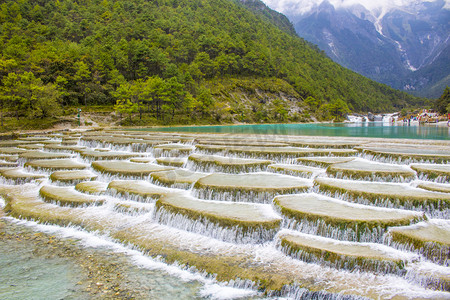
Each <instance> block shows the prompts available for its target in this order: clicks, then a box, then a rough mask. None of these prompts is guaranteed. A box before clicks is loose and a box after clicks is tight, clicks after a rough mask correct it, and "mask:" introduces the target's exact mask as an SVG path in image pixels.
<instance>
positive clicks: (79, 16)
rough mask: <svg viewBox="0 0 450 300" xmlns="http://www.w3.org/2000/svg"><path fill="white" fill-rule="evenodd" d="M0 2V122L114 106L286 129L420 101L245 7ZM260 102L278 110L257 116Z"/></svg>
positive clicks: (186, 2)
mask: <svg viewBox="0 0 450 300" xmlns="http://www.w3.org/2000/svg"><path fill="white" fill-rule="evenodd" d="M247 2H248V1H247ZM253 2H254V1H253ZM0 3H2V4H1V6H0V23H1V32H0V40H1V41H0V51H1V58H0V79H1V87H0V88H1V90H0V105H1V110H2V114H1V115H2V120H3V116H14V117H16V118H19V119H20V118H24V117H27V118H45V117H48V116H50V115H55V114H59V113H61V112H62V111H63V110H61V108H63V109H67V108H68V107H73V106H77V105H78V106H79V105H83V106H84V105H85V106H92V105H116V106H115V108H116V110H117V111H119V112H121V113H123V114H125V115H130V116H131V115H134V117H133V118H134V119H136V120H143V119H146V118H147V119H148V118H150V119H151V120H156V121H158V122H162V121H164V122H175V121H176V120H177V118H174V116H183V118H184V121H183V122H191V121H195V120H199V119H205V118H206V119H210V120H215V121H217V122H229V121H234V120H237V118H236V116H239V118H243V117H244V119H245V121H249V122H254V121H256V122H262V121H264V122H265V121H296V120H300V119H305V118H306V119H308V117H309V115H310V114H312V115H316V116H318V117H319V118H332V117H333V116H336V115H341V114H343V113H345V112H347V111H348V110H352V111H357V112H359V111H361V112H364V111H373V112H380V111H388V110H393V109H400V108H403V107H405V106H407V105H410V104H414V103H417V102H418V101H420V99H417V98H414V97H412V96H410V95H407V94H405V93H402V92H399V91H396V90H393V89H391V88H389V87H387V86H385V85H381V84H378V83H375V82H373V81H371V80H369V79H366V78H364V77H362V76H360V75H357V74H356V73H354V72H351V71H349V70H347V69H344V68H342V67H340V66H339V65H337V64H335V63H333V62H332V61H331V60H330V59H328V58H327V57H326V56H325V55H324V54H323V53H321V52H320V51H318V50H317V49H315V48H313V47H311V46H310V45H309V43H307V42H305V41H304V40H303V39H301V38H298V37H296V36H295V35H293V34H292V32H291V30H290V26H289V24H286V23H283V18H281V17H279V16H278V17H277V15H276V14H274V15H272V14H267V11H264V10H263V11H261V10H258V9H256V10H255V4H253V5H250V8H249V3H242V2H241V1H234V0H215V1H206V0H154V1H148V0H79V1H73V0H57V1H44V0H41V1H38V0H20V1H1V2H0ZM252 6H253V8H252ZM256 7H258V6H256ZM240 80H241V82H242V83H240V84H236V82H239V81H240ZM230 82H232V83H233V84H230ZM224 83H225V84H224ZM248 95H254V97H250V98H252V99H253V100H251V101H250V100H249V101H247V102H245V103H246V104H245V105H244V106H245V107H241V105H240V104H239V99H236V96H239V97H241V96H242V97H243V98H245V97H247V96H248ZM247 98H248V97H247ZM233 103H234V104H233ZM268 104H270V105H268ZM264 105H265V106H266V108H267V107H274V108H278V109H279V110H282V108H283V109H284V111H285V112H284V111H283V110H282V113H281V114H278V113H274V114H272V112H270V111H269V116H268V117H265V118H258V117H257V116H256V115H257V112H258V109H259V108H260V107H261V106H264ZM244 112H245V113H246V114H249V116H243V114H244ZM223 114H226V115H227V117H226V118H224V117H223ZM280 116H283V117H280Z"/></svg>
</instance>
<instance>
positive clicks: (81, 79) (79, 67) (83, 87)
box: [74, 61, 91, 106]
mask: <svg viewBox="0 0 450 300" xmlns="http://www.w3.org/2000/svg"><path fill="white" fill-rule="evenodd" d="M74 67H75V68H76V73H75V76H74V79H75V80H76V81H77V85H78V86H79V91H80V93H81V94H82V95H83V99H84V106H86V105H87V101H86V98H87V95H88V93H89V92H90V91H91V90H90V88H89V87H88V82H89V79H90V77H91V71H90V70H89V66H88V65H87V64H86V63H85V62H83V61H77V62H76V63H75V65H74Z"/></svg>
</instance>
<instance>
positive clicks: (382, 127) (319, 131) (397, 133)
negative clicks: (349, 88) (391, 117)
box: [137, 122, 450, 140]
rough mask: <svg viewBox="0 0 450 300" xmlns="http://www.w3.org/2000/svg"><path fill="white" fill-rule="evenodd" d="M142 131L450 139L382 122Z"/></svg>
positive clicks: (434, 129)
mask: <svg viewBox="0 0 450 300" xmlns="http://www.w3.org/2000/svg"><path fill="white" fill-rule="evenodd" d="M137 130H142V131H179V132H196V133H202V132H204V133H236V134H279V135H310V136H354V137H378V138H406V139H433V140H448V139H450V128H449V127H445V126H432V125H430V126H428V125H427V126H413V125H411V126H407V125H403V124H402V125H390V124H386V123H382V122H365V123H322V124H261V125H232V126H219V125H217V126H185V127H181V126H180V127H157V128H156V127H155V128H145V129H137Z"/></svg>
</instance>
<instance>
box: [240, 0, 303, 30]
mask: <svg viewBox="0 0 450 300" xmlns="http://www.w3.org/2000/svg"><path fill="white" fill-rule="evenodd" d="M241 2H242V3H243V4H244V5H245V6H246V7H247V8H249V9H250V10H251V11H253V12H254V13H256V14H258V15H260V16H262V17H263V18H265V19H266V20H267V21H269V22H270V23H272V24H274V25H275V26H277V27H279V28H281V29H283V30H284V31H286V32H288V33H291V34H294V35H295V34H296V31H295V28H294V25H293V24H292V23H291V21H290V20H289V19H288V18H287V17H286V16H285V15H283V14H281V13H279V12H277V11H275V10H273V9H270V8H269V7H268V6H267V5H265V4H264V3H263V2H262V1H260V0H241Z"/></svg>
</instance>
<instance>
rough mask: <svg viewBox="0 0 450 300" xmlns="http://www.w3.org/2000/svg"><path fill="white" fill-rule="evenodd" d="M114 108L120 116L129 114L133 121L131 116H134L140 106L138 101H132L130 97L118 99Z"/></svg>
mask: <svg viewBox="0 0 450 300" xmlns="http://www.w3.org/2000/svg"><path fill="white" fill-rule="evenodd" d="M114 110H115V111H117V112H118V113H119V114H120V116H122V114H128V117H129V118H130V122H131V121H132V119H131V117H132V116H133V113H135V112H137V111H138V106H137V104H136V103H133V102H131V101H130V99H121V100H117V101H116V105H114Z"/></svg>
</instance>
